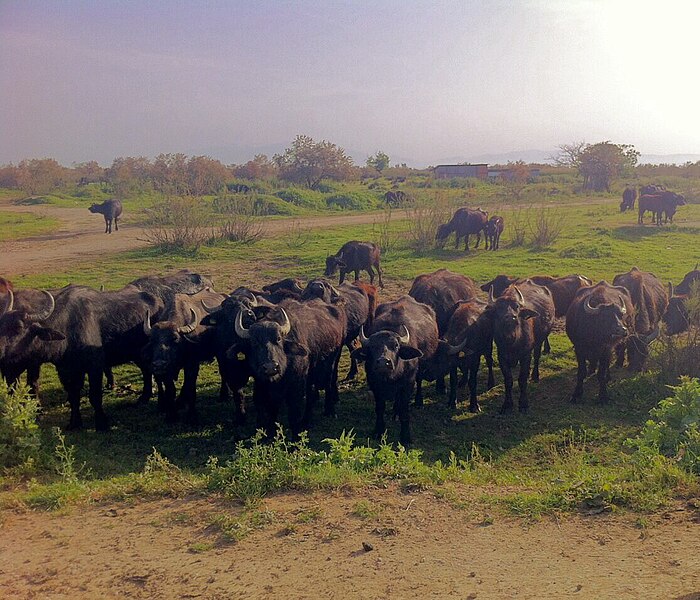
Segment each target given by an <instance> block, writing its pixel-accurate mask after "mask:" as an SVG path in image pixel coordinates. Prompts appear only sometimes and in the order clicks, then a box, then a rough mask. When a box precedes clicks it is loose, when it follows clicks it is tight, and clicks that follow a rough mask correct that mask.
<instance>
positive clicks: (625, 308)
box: [619, 294, 627, 315]
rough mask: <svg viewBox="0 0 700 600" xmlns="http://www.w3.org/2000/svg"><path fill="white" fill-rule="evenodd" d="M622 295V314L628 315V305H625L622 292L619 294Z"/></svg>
mask: <svg viewBox="0 0 700 600" xmlns="http://www.w3.org/2000/svg"><path fill="white" fill-rule="evenodd" d="M619 296H620V310H622V314H623V315H626V314H627V307H626V306H625V301H624V299H623V298H622V294H619Z"/></svg>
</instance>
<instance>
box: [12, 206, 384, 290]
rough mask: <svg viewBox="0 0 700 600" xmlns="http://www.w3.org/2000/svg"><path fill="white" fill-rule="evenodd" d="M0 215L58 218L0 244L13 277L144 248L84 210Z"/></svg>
mask: <svg viewBox="0 0 700 600" xmlns="http://www.w3.org/2000/svg"><path fill="white" fill-rule="evenodd" d="M0 208H1V209H2V210H3V211H8V212H9V211H12V212H32V213H35V214H37V215H45V216H49V217H53V218H54V219H58V220H59V221H60V223H61V225H60V227H59V229H58V230H57V231H55V232H53V233H50V234H46V235H40V236H35V237H30V238H24V239H21V240H10V241H7V242H2V243H0V273H2V274H3V276H5V277H8V278H9V279H12V278H13V277H17V276H24V275H30V274H33V273H45V272H49V271H51V270H52V269H64V268H65V267H66V265H71V266H75V264H76V263H80V262H85V261H89V260H90V259H91V257H93V256H95V255H97V254H99V255H100V256H104V255H105V254H113V253H117V252H124V251H127V250H132V249H134V248H141V247H143V246H146V241H145V239H144V238H145V232H144V229H143V227H140V226H137V225H130V224H129V221H128V217H127V219H126V221H125V222H124V223H123V224H121V225H120V226H119V231H118V232H114V233H112V234H105V233H102V232H103V231H104V221H103V219H102V217H101V215H94V214H91V213H89V212H88V211H87V210H86V209H85V208H59V207H56V206H50V205H40V206H14V205H12V204H7V203H6V204H3V205H2V206H0ZM380 218H381V215H380V214H367V213H363V214H350V215H347V214H343V215H328V216H326V215H324V216H320V217H304V219H303V226H304V227H305V228H310V229H318V228H327V227H337V226H342V225H360V224H369V223H373V222H374V221H376V220H379V219H380ZM293 221H294V219H280V220H270V221H268V222H267V224H266V231H267V233H268V234H271V235H274V234H278V233H281V232H284V231H285V230H286V229H287V228H289V226H290V223H292V222H293Z"/></svg>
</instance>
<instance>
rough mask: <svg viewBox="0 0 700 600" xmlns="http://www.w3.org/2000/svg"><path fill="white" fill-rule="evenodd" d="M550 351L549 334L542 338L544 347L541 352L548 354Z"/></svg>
mask: <svg viewBox="0 0 700 600" xmlns="http://www.w3.org/2000/svg"><path fill="white" fill-rule="evenodd" d="M551 351H552V347H551V346H550V345H549V336H547V337H546V338H544V348H543V349H542V354H549V353H550V352H551Z"/></svg>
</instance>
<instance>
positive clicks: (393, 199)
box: [384, 190, 408, 206]
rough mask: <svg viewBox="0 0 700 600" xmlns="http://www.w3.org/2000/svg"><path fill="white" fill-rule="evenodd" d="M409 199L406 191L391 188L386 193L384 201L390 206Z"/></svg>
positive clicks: (400, 203) (399, 204)
mask: <svg viewBox="0 0 700 600" xmlns="http://www.w3.org/2000/svg"><path fill="white" fill-rule="evenodd" d="M407 199H408V196H407V195H406V192H403V191H401V190H389V191H388V192H387V193H386V194H384V202H386V203H387V204H388V205H389V206H401V205H402V204H403V203H404V202H406V200H407Z"/></svg>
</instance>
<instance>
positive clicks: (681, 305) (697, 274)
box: [663, 265, 700, 335]
mask: <svg viewBox="0 0 700 600" xmlns="http://www.w3.org/2000/svg"><path fill="white" fill-rule="evenodd" d="M697 282H700V270H698V265H695V269H693V270H692V271H690V272H689V273H687V274H686V276H685V277H684V278H683V281H682V282H681V283H680V284H679V285H678V286H676V287H675V288H674V287H673V284H672V283H671V282H669V284H668V308H667V309H666V312H665V313H664V316H663V322H664V324H665V325H666V332H667V333H668V334H669V335H677V334H679V333H683V332H684V331H688V328H689V327H690V314H689V313H688V306H687V301H688V297H689V296H690V294H691V293H692V292H693V288H694V287H697V286H700V283H697Z"/></svg>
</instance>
